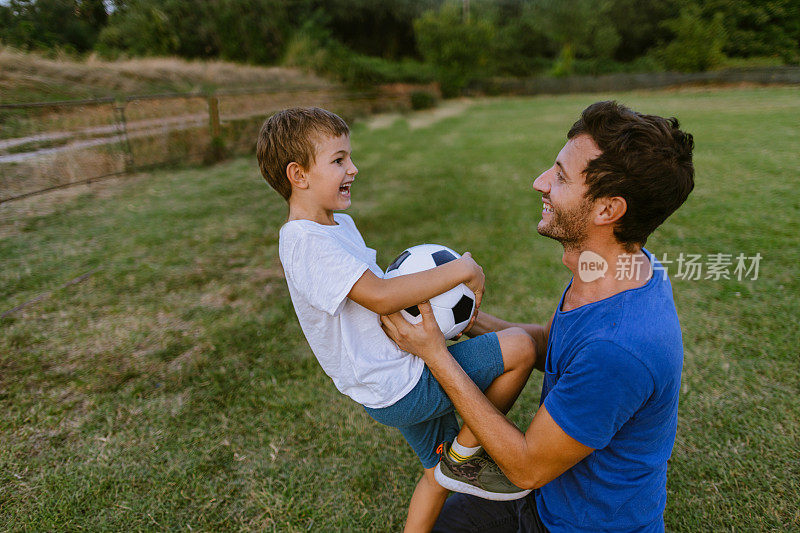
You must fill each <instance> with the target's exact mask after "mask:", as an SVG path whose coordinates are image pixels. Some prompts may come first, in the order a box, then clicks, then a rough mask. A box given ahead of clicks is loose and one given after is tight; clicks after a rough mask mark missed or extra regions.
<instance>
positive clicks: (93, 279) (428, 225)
mask: <svg viewBox="0 0 800 533" xmlns="http://www.w3.org/2000/svg"><path fill="white" fill-rule="evenodd" d="M609 97H616V98H617V99H619V100H621V101H622V102H624V103H626V104H628V105H630V106H632V107H634V108H635V109H638V110H641V111H644V112H648V113H657V114H663V115H675V116H677V117H679V118H680V119H681V121H682V124H683V126H684V127H685V129H687V130H688V131H689V132H691V133H693V134H694V136H695V140H696V145H697V148H696V157H695V162H696V170H697V175H696V183H697V185H696V188H695V190H694V192H693V193H692V195H691V197H690V198H689V200H688V202H687V203H686V204H685V205H684V206H683V207H682V209H681V210H680V211H679V212H677V213H676V214H675V215H674V216H673V217H671V218H670V219H669V220H668V221H667V222H666V224H665V225H664V226H663V227H662V228H661V229H659V230H658V231H657V232H656V233H655V234H654V235H653V237H652V238H651V240H650V241H649V242H648V248H649V249H650V250H651V251H653V252H655V253H656V254H657V255H659V256H662V255H663V254H664V253H667V254H669V255H670V257H675V256H676V255H677V254H679V253H685V254H689V253H691V254H702V255H703V256H706V255H707V254H714V253H726V254H733V255H734V256H735V255H737V254H739V253H744V254H745V255H747V256H753V255H755V254H756V253H760V254H761V255H762V256H763V259H762V261H761V263H760V272H759V277H758V279H757V280H745V281H741V282H740V281H737V280H736V279H732V280H716V281H715V280H711V279H709V280H698V281H690V280H674V281H673V287H674V291H675V300H676V304H677V307H678V312H679V315H680V318H681V323H682V326H683V334H684V344H685V362H684V374H683V387H682V392H681V408H680V420H679V428H678V436H677V442H676V445H675V449H674V453H673V457H672V460H671V461H670V469H669V482H668V492H669V496H668V497H669V499H668V503H667V509H666V522H667V528H668V529H669V530H671V531H691V532H693V531H726V530H727V531H734V530H735V531H770V530H772V531H785V530H792V529H794V530H797V529H800V511H798V502H800V484H798V479H800V460H799V459H798V458H799V457H800V445H799V444H798V443H800V402H798V397H800V362H799V361H798V341H800V334H799V333H798V332H799V331H800V301H799V300H798V297H797V295H798V294H800V281H799V280H800V267H799V266H798V265H800V251H799V250H800V192H798V186H799V185H800V179H798V173H799V172H800V156H798V152H797V147H798V146H800V123H798V121H797V117H798V116H800V91H798V89H797V88H742V89H720V90H702V89H685V90H679V91H670V92H653V93H627V94H617V95H608V94H602V95H580V96H562V97H539V98H532V99H491V100H479V101H475V102H473V104H472V105H471V106H469V107H465V108H464V110H463V112H462V113H460V114H458V115H454V116H450V117H448V118H445V119H443V120H439V121H427V122H425V121H423V122H420V123H421V124H423V126H422V127H415V128H412V127H409V123H408V121H406V120H404V119H402V118H401V119H398V120H396V121H394V122H392V121H390V120H389V121H387V120H383V121H382V122H381V123H380V126H381V127H379V128H375V127H372V128H371V127H370V126H369V125H368V124H366V123H364V124H356V125H355V127H354V129H353V147H354V151H355V152H354V159H355V161H356V164H357V165H358V166H359V169H360V171H361V172H360V174H359V177H358V178H357V180H356V183H355V186H354V187H353V207H352V208H351V209H350V213H351V214H352V215H353V217H354V218H355V220H356V222H357V224H358V225H359V228H360V230H361V232H362V234H363V235H364V237H365V239H366V241H367V243H368V244H369V245H370V246H371V247H373V248H376V249H377V250H378V262H379V264H381V265H383V266H384V267H385V266H386V265H387V264H388V263H389V261H391V259H392V258H393V257H394V255H396V254H397V253H398V252H399V251H401V250H402V249H403V248H404V247H406V246H409V245H412V244H417V243H421V242H439V243H442V244H446V245H449V246H451V247H453V248H455V249H457V250H460V251H466V250H469V251H471V252H472V253H473V255H474V256H475V258H476V259H477V260H478V261H479V262H480V263H481V264H482V265H483V267H484V270H485V272H486V274H487V292H486V296H485V298H484V309H486V310H487V311H489V312H491V313H494V314H498V315H501V316H504V317H507V318H509V319H512V320H518V321H522V320H527V321H543V320H545V319H546V318H547V317H548V316H549V314H550V313H552V311H553V309H554V306H555V304H556V301H557V299H558V297H559V296H560V294H561V291H562V290H563V287H564V286H565V284H566V283H567V282H568V280H569V274H568V271H567V270H566V269H565V268H564V267H563V265H562V264H561V255H560V248H559V246H558V245H557V244H556V243H554V242H552V241H550V240H547V239H545V238H542V237H540V236H538V234H537V233H536V229H535V227H536V223H537V222H538V220H539V211H540V205H541V204H540V199H539V195H538V194H535V193H534V192H533V191H532V189H531V182H532V178H534V177H535V176H537V175H538V174H539V172H540V171H541V170H543V169H545V168H547V167H548V166H550V165H551V164H552V160H553V158H554V157H555V154H556V153H557V152H558V150H559V149H560V147H561V146H562V144H563V142H564V136H565V133H566V131H567V129H568V128H569V126H570V125H571V124H572V122H573V121H574V120H575V118H577V116H578V114H579V113H580V111H581V110H582V109H583V108H584V107H585V106H586V105H588V104H589V103H591V102H593V101H596V100H599V99H606V98H609ZM373 126H375V123H373ZM285 214H286V208H285V205H284V204H283V202H282V200H281V199H280V198H279V197H278V196H277V194H275V193H274V192H272V191H270V190H269V189H268V188H267V186H266V185H265V184H264V183H263V181H262V180H261V178H260V176H259V175H258V171H257V168H256V165H255V160H254V158H246V159H238V160H235V161H231V162H228V163H224V164H220V165H218V166H215V167H212V168H203V169H187V170H178V171H175V170H169V171H159V172H157V173H154V174H152V175H139V176H134V177H130V178H127V179H124V180H120V181H118V182H115V183H111V182H109V183H106V184H103V185H97V186H95V188H93V189H87V188H81V189H75V190H72V191H70V192H63V193H59V195H56V196H53V197H38V198H32V199H29V200H25V201H24V202H17V203H11V204H6V205H3V206H0V261H2V269H1V270H0V312H4V311H7V310H8V309H11V308H13V307H15V306H17V305H19V304H22V303H24V302H26V301H28V300H31V299H33V298H35V297H37V296H39V295H41V294H44V293H47V291H52V292H51V293H50V294H49V296H48V297H46V298H44V299H42V300H40V301H38V302H36V303H34V304H32V305H30V306H28V307H25V308H23V309H22V310H19V311H16V312H14V313H12V314H10V315H8V316H7V317H6V318H4V319H0V401H2V404H0V406H1V407H2V414H1V415H0V530H7V529H11V530H54V529H70V530H80V529H88V530H121V529H124V530H185V531H189V530H192V531H197V530H264V529H266V530H281V531H284V530H289V531H295V530H298V531H299V530H312V531H328V530H348V531H349V530H353V531H356V530H357V531H362V530H370V531H389V530H397V529H399V528H400V526H401V524H402V521H403V518H404V514H405V509H406V505H407V502H408V499H409V497H410V494H411V490H412V487H413V484H414V482H415V480H416V478H417V477H418V475H419V473H420V467H419V465H418V462H417V460H416V459H415V457H414V456H413V454H412V452H411V450H410V449H409V448H408V447H407V445H406V444H405V443H404V441H403V440H402V437H401V436H400V435H399V433H398V432H396V431H395V430H391V429H388V428H385V427H382V426H379V425H378V424H376V423H375V422H373V421H372V420H370V419H369V418H368V417H367V416H366V414H365V413H364V411H363V409H361V408H360V407H359V406H358V405H356V404H354V403H353V402H351V401H350V400H349V399H347V398H346V397H344V396H342V395H340V394H339V393H338V392H337V391H336V390H335V388H334V386H333V384H332V383H331V382H330V380H329V379H328V378H327V377H326V376H325V375H324V374H323V372H322V371H321V369H320V368H319V366H318V364H317V363H316V360H315V359H314V358H313V356H312V354H311V352H310V350H309V348H308V346H307V344H306V342H305V340H304V339H303V336H302V334H301V332H300V328H299V326H298V324H297V320H296V318H295V316H294V312H293V309H292V307H291V303H290V300H289V296H288V291H287V289H286V285H285V282H284V280H283V279H282V270H281V267H280V263H279V262H278V258H277V239H278V228H279V226H280V225H281V223H282V221H283V220H284V217H285ZM94 269H97V270H94ZM87 272H93V273H92V274H91V275H89V276H88V277H87V278H86V279H84V280H83V281H81V282H78V283H75V284H72V285H69V286H67V287H64V288H61V287H62V285H64V284H65V283H66V282H68V281H69V280H72V279H74V278H76V277H78V276H80V275H82V274H84V273H87ZM671 272H672V271H671ZM540 387H541V378H540V377H539V375H534V376H533V377H532V378H531V380H530V382H529V384H528V386H527V388H526V389H525V391H523V394H522V396H521V398H520V400H519V401H518V403H517V405H516V406H515V407H514V409H513V410H512V412H511V415H510V416H511V418H512V419H513V420H514V422H515V423H517V424H518V425H519V426H521V427H526V426H527V424H528V422H529V421H530V419H531V417H532V415H533V413H534V411H535V409H536V406H537V404H538V397H539V391H540Z"/></svg>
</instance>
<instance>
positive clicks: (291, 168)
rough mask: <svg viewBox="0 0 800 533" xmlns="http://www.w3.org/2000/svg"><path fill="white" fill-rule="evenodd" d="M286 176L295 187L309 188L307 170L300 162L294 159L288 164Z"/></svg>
mask: <svg viewBox="0 0 800 533" xmlns="http://www.w3.org/2000/svg"><path fill="white" fill-rule="evenodd" d="M286 177H287V178H288V179H289V183H291V184H292V187H293V188H297V189H308V179H306V173H305V170H303V167H302V166H300V163H296V162H295V161H292V162H291V163H289V164H288V165H286Z"/></svg>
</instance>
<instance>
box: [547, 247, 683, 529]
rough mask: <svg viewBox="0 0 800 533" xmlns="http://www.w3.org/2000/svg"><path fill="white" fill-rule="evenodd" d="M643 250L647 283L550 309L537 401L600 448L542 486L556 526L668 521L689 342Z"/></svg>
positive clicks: (665, 284) (645, 525)
mask: <svg viewBox="0 0 800 533" xmlns="http://www.w3.org/2000/svg"><path fill="white" fill-rule="evenodd" d="M644 252H645V254H646V255H647V257H648V258H649V259H650V261H651V262H652V264H653V277H652V278H651V279H650V280H649V281H648V282H647V283H646V284H645V285H643V286H642V287H639V288H636V289H630V290H627V291H623V292H621V293H619V294H615V295H614V296H611V297H609V298H606V299H604V300H600V301H598V302H593V303H590V304H587V305H584V306H581V307H578V308H577V309H573V310H571V311H566V312H564V311H562V310H561V308H562V304H563V301H564V295H562V296H561V301H560V302H559V304H558V310H557V311H556V313H555V317H554V318H553V323H552V325H551V328H550V338H549V340H548V343H547V360H546V362H545V376H544V384H543V385H542V397H541V402H540V403H544V405H545V407H546V408H547V411H548V412H549V413H550V416H552V417H553V420H555V422H556V423H557V424H558V425H559V427H561V429H563V430H564V431H565V432H566V433H567V434H568V435H569V436H570V437H572V438H573V439H575V440H577V441H578V442H580V443H582V444H584V445H586V446H589V447H590V448H594V449H595V451H594V452H592V453H591V454H589V455H588V456H587V457H585V458H584V459H583V460H582V461H580V462H579V463H578V464H576V465H575V466H573V467H572V468H570V469H569V470H567V471H566V472H564V473H563V474H561V475H560V476H559V477H557V478H556V479H554V480H553V481H551V482H550V483H548V484H547V485H545V486H543V487H542V488H541V489H540V490H539V491H538V494H537V496H536V507H537V509H538V511H539V515H540V516H541V518H542V522H543V523H544V524H545V525H546V526H547V528H548V529H549V530H550V531H553V532H557V531H592V532H596V531H663V530H664V507H665V505H666V502H667V487H666V483H667V460H668V459H669V457H670V454H671V453H672V446H673V444H674V443H675V432H676V429H677V425H678V393H679V392H680V381H681V367H682V366H683V341H682V339H681V329H680V324H679V323H678V315H677V313H676V311H675V303H674V301H673V299H672V286H671V285H670V282H669V278H668V277H667V276H666V272H665V271H664V270H662V269H661V267H660V264H659V263H658V261H657V260H656V259H654V258H653V256H652V255H651V254H650V253H649V252H647V250H644ZM567 288H569V286H568V287H567ZM564 293H565V294H566V290H565V291H564Z"/></svg>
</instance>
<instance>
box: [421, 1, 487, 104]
mask: <svg viewBox="0 0 800 533" xmlns="http://www.w3.org/2000/svg"><path fill="white" fill-rule="evenodd" d="M414 32H415V35H416V38H417V44H418V46H419V49H420V52H421V53H422V56H423V57H424V58H425V61H427V62H429V63H431V64H432V65H435V66H436V67H437V68H438V70H439V73H440V74H439V82H440V84H441V89H442V95H443V96H445V97H450V96H456V95H457V94H458V93H459V92H460V91H461V89H463V88H464V87H465V86H466V84H467V83H468V82H469V81H470V80H471V79H472V78H473V77H475V76H476V75H477V74H478V73H479V72H480V71H481V69H482V68H485V67H486V65H487V63H488V50H489V43H490V42H491V40H492V35H493V28H492V26H491V25H490V24H489V23H487V22H484V21H476V20H472V19H469V20H464V18H463V17H462V13H461V10H460V9H459V8H458V7H457V6H456V5H454V4H447V5H445V6H443V7H442V8H441V9H440V10H438V11H433V10H431V11H427V12H426V13H425V14H423V15H422V17H420V18H419V19H417V20H416V21H415V22H414Z"/></svg>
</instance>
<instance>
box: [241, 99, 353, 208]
mask: <svg viewBox="0 0 800 533" xmlns="http://www.w3.org/2000/svg"><path fill="white" fill-rule="evenodd" d="M349 134H350V128H348V127H347V123H346V122H345V121H344V120H342V118H341V117H340V116H339V115H336V114H335V113H331V112H330V111H326V110H325V109H320V108H319V107H290V108H289V109H284V110H283V111H279V112H277V113H275V114H274V115H272V116H271V117H269V118H268V119H267V120H266V121H265V122H264V125H263V126H261V131H260V132H259V134H258V142H257V143H256V156H257V157H258V167H259V168H260V169H261V175H262V176H264V179H265V180H267V183H269V184H270V186H271V187H272V188H273V189H275V190H276V191H278V193H279V194H280V195H281V196H283V198H284V199H285V200H286V201H287V202H288V201H289V197H290V196H291V195H292V186H291V184H290V183H289V178H287V176H286V167H287V166H289V163H291V162H295V163H298V164H299V165H300V166H301V167H303V168H305V169H308V168H309V167H311V165H313V164H314V158H315V155H316V149H315V145H314V143H315V142H316V141H318V140H320V138H321V137H324V136H330V137H341V136H342V135H349Z"/></svg>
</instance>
